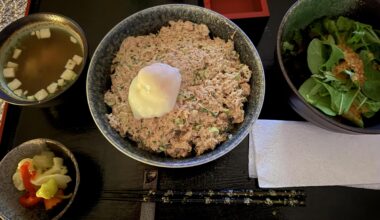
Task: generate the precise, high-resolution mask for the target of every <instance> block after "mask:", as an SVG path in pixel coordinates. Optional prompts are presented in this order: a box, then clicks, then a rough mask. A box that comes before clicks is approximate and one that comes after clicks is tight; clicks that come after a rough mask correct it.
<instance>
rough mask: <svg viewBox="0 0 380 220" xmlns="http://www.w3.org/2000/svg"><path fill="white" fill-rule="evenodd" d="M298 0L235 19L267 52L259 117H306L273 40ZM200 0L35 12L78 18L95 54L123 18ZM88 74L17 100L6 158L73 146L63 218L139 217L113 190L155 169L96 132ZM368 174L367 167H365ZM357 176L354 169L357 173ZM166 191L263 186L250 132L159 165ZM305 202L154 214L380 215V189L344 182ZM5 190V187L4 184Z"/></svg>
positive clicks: (62, 4) (37, 8)
mask: <svg viewBox="0 0 380 220" xmlns="http://www.w3.org/2000/svg"><path fill="white" fill-rule="evenodd" d="M293 2H295V0H269V1H268V4H269V8H270V13H271V16H270V18H269V19H268V18H260V19H245V20H236V21H235V22H236V23H237V24H238V25H239V26H240V27H241V28H242V29H243V30H244V31H245V32H246V33H247V34H248V35H249V37H250V38H251V39H252V41H253V42H254V44H255V45H256V46H257V49H258V51H259V53H260V55H261V58H262V61H263V64H264V67H265V72H266V81H267V90H266V97H265V103H264V107H263V111H262V114H261V116H260V117H261V118H266V119H285V120H301V118H300V117H299V116H298V115H297V114H296V113H294V112H293V111H292V110H291V108H290V107H289V105H288V104H287V102H288V95H289V93H290V91H289V89H288V87H287V85H286V83H285V81H284V79H283V77H282V75H281V72H280V71H279V68H278V66H277V64H276V60H275V44H276V42H275V39H276V34H277V28H278V25H279V23H280V22H281V18H282V16H283V15H284V13H285V12H286V10H287V9H288V8H289V7H290V5H291V4H292V3H293ZM164 3H188V4H200V5H201V3H202V2H198V1H196V0H194V1H191V0H189V1H163V0H159V1H153V0H150V1H140V0H113V1H104V0H92V1H90V0H40V1H32V7H31V13H34V12H55V13H60V14H63V15H66V16H68V17H71V18H73V19H74V20H76V21H77V22H78V23H79V24H80V25H81V26H82V28H83V29H84V31H85V33H86V35H87V39H88V43H89V52H90V56H91V54H92V53H93V51H94V50H95V48H96V46H97V44H98V43H99V42H100V40H101V39H102V37H103V36H104V35H105V34H106V33H107V32H108V31H109V30H110V29H111V28H112V27H113V26H114V25H115V24H117V23H118V22H119V21H121V20H122V19H124V18H125V17H127V16H128V15H131V14H132V13H134V12H137V11H139V10H142V9H144V8H147V7H149V6H153V5H158V4H164ZM85 77H86V74H83V75H82V76H81V78H80V79H79V81H78V82H77V83H76V85H75V86H74V87H73V88H71V89H70V91H69V93H68V94H67V95H66V98H65V99H63V102H62V103H61V104H59V105H56V106H51V107H46V108H33V107H17V106H11V107H10V109H9V113H8V117H7V120H6V124H5V132H4V138H3V141H2V143H1V145H0V158H2V157H3V156H4V155H5V153H6V152H8V151H9V150H10V149H12V148H13V147H14V146H17V145H18V144H20V143H22V142H24V141H27V140H29V139H33V138H39V137H46V138H52V139H55V140H58V141H60V142H62V143H64V144H65V145H66V146H68V147H69V148H70V149H71V150H72V151H73V153H74V154H75V156H76V157H77V159H78V162H79V166H80V170H81V185H80V188H79V193H78V195H77V197H76V199H75V202H74V203H73V205H72V207H71V208H70V209H69V211H68V213H67V214H66V215H65V216H64V218H65V219H138V218H139V211H140V204H139V203H132V202H125V201H122V200H120V199H119V198H118V196H117V193H116V194H115V193H113V192H115V191H123V190H127V189H141V188H142V182H143V172H144V170H145V169H149V168H151V167H149V166H147V165H145V164H142V163H140V162H137V161H134V160H132V159H130V158H129V157H127V156H125V155H123V154H122V153H120V152H119V151H118V150H116V149H115V148H114V147H113V146H112V145H111V144H110V143H109V142H108V141H107V140H106V139H105V138H104V137H103V136H102V134H101V133H100V132H99V131H98V129H97V127H96V126H95V124H94V122H93V120H92V118H91V115H90V113H89V109H88V105H87V101H86V95H85ZM363 172H366V171H365V170H363ZM352 175H355V173H353V174H352ZM158 187H159V188H160V189H167V188H175V189H207V188H213V189H223V188H257V180H255V179H249V178H248V138H246V139H245V140H244V141H243V142H242V143H241V144H240V145H239V146H238V147H237V148H235V149H234V150H233V151H232V152H230V153H229V154H227V155H226V156H224V157H222V158H220V159H218V160H217V161H214V162H211V163H209V164H206V165H203V166H199V167H194V168H189V169H180V170H174V169H162V168H159V186H158ZM303 189H305V191H306V194H307V205H306V207H299V208H262V207H247V206H220V205H219V206H218V205H186V206H185V205H166V204H159V205H158V206H157V208H156V219H380V213H379V212H378V209H377V208H378V206H379V205H378V204H380V191H373V190H364V189H354V188H346V187H310V188H303ZM0 190H1V189H0Z"/></svg>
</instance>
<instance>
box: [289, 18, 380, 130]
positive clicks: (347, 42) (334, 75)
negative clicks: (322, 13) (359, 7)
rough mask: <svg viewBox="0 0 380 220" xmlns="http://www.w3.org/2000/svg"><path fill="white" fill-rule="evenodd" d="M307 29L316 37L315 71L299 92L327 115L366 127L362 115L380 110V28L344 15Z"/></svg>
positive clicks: (311, 60)
mask: <svg viewBox="0 0 380 220" xmlns="http://www.w3.org/2000/svg"><path fill="white" fill-rule="evenodd" d="M306 30H307V31H308V33H307V34H305V35H303V36H309V37H311V38H312V39H311V40H310V41H309V42H310V43H309V44H308V47H307V51H306V54H307V66H308V68H309V70H310V72H311V73H312V74H311V76H310V78H309V79H307V80H306V81H305V82H304V83H303V84H302V85H301V86H300V88H299V93H300V94H301V96H302V97H303V98H304V99H305V100H306V101H307V102H308V103H310V104H312V105H313V106H315V107H316V108H318V109H319V110H321V111H322V112H323V113H325V114H326V115H329V116H342V117H344V118H346V119H348V120H350V121H351V122H352V123H354V124H356V125H357V126H359V127H363V126H364V123H363V119H362V116H364V117H366V118H370V117H373V116H374V115H375V114H376V112H378V111H379V110H380V37H379V30H375V29H373V28H372V26H370V25H368V24H363V23H360V22H358V21H355V20H352V19H349V18H346V17H343V16H340V17H338V18H337V19H333V18H323V19H320V20H317V21H315V22H313V23H312V24H310V25H309V26H308V27H307V28H306ZM297 41H299V42H301V40H299V39H297ZM302 41H303V42H307V40H305V39H303V40H302ZM283 46H284V47H285V46H286V47H287V48H288V50H292V49H294V48H292V47H290V45H286V44H285V45H283ZM300 48H302V47H300ZM347 48H350V49H347ZM353 53H356V54H357V55H359V56H357V55H353ZM293 54H294V53H293ZM345 56H347V57H345ZM340 64H342V65H340ZM338 65H340V66H339V67H338V68H335V67H337V66H338ZM338 71H339V72H338ZM356 71H357V72H356ZM363 72H364V76H362V74H363ZM358 74H359V75H358ZM358 76H360V77H361V78H360V79H361V80H358Z"/></svg>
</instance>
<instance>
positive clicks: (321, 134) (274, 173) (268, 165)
mask: <svg viewBox="0 0 380 220" xmlns="http://www.w3.org/2000/svg"><path fill="white" fill-rule="evenodd" d="M249 176H250V177H251V178H256V177H257V178H258V181H259V186H260V187H263V188H276V187H300V186H328V185H346V186H347V185H348V186H353V187H361V188H370V189H380V135H347V134H340V133H335V132H330V131H326V130H324V129H321V128H319V127H316V126H314V125H313V124H311V123H309V122H295V121H278V120H258V121H257V122H256V123H255V125H254V126H253V128H252V132H251V134H250V150H249ZM363 184H364V185H363Z"/></svg>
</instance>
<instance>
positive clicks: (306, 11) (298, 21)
mask: <svg viewBox="0 0 380 220" xmlns="http://www.w3.org/2000/svg"><path fill="white" fill-rule="evenodd" d="M379 11H380V1H379V0H340V1H331V0H299V1H297V2H296V3H295V4H294V5H293V6H292V7H290V9H289V10H288V11H287V13H286V14H285V16H284V17H283V20H282V22H281V25H280V27H279V30H278V34H277V57H278V63H279V65H280V67H281V70H282V73H283V75H284V77H285V79H286V82H287V83H288V85H289V87H290V88H291V90H292V91H293V94H292V95H291V96H290V99H289V103H290V105H291V107H292V108H293V109H294V110H295V111H296V112H297V113H298V114H299V115H301V116H302V117H303V118H305V119H306V120H308V121H310V122H312V123H313V124H315V125H317V126H319V127H321V128H324V129H326V130H330V131H334V132H339V133H348V134H380V112H377V114H376V115H375V116H374V117H372V118H370V119H368V120H367V121H365V122H364V123H365V127H364V128H359V127H355V126H354V125H352V124H349V123H347V122H345V121H343V120H339V119H338V118H336V117H330V116H327V115H325V114H324V113H322V112H321V111H319V110H318V109H317V108H315V107H314V106H312V105H310V104H309V103H307V102H306V101H305V99H304V98H303V97H302V96H301V95H300V93H299V92H298V89H299V87H300V86H301V84H302V83H303V82H304V81H305V80H306V79H307V78H305V76H307V77H308V76H309V75H308V74H305V71H309V70H308V69H307V70H305V71H304V69H302V70H297V71H295V70H290V68H287V66H286V65H285V61H284V59H285V57H284V56H283V54H282V49H281V48H282V43H283V42H284V41H289V40H290V38H291V36H292V33H293V32H294V31H296V30H300V29H301V30H302V29H304V28H306V27H307V26H308V25H309V24H310V23H311V22H313V21H314V20H316V19H319V18H322V17H325V16H327V17H338V16H347V17H349V18H351V19H354V20H356V21H359V22H362V23H366V24H370V25H372V27H374V28H376V29H379V28H380V25H379V22H378V21H379V19H380V14H379ZM305 60H306V59H305ZM302 62H304V60H295V63H297V65H299V66H302V65H301V63H302ZM310 75H311V73H310Z"/></svg>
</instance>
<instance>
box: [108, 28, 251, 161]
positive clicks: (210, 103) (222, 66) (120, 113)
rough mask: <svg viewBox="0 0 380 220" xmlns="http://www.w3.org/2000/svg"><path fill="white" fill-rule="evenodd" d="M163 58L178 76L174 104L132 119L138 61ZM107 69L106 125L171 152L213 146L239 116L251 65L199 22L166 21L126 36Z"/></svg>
mask: <svg viewBox="0 0 380 220" xmlns="http://www.w3.org/2000/svg"><path fill="white" fill-rule="evenodd" d="M153 63H166V64H168V65H171V66H173V67H175V68H178V69H179V70H180V73H181V77H182V82H181V86H180V92H179V95H178V97H177V101H176V104H175V107H174V109H173V110H172V111H171V112H169V113H167V114H165V115H163V116H161V117H155V118H145V119H135V118H134V117H133V114H132V111H131V107H130V106H129V104H128V88H129V85H130V83H131V81H132V79H133V78H134V77H135V76H136V75H137V73H138V72H139V70H140V69H141V68H143V67H144V66H147V65H150V64H153ZM111 71H112V72H113V74H112V75H111V81H112V86H111V89H110V90H108V91H107V92H106V93H105V96H104V100H105V102H106V104H107V105H108V106H110V107H111V108H112V113H110V114H108V115H107V116H108V119H109V122H110V125H111V126H112V127H113V128H114V129H116V130H117V131H118V132H119V133H120V135H121V136H123V137H125V136H128V137H129V138H131V139H132V140H134V141H136V142H137V143H138V144H139V147H141V148H143V149H146V150H149V151H153V152H164V153H165V154H166V155H169V156H171V157H174V158H182V157H187V156H190V155H191V154H192V152H195V154H196V155H200V154H203V153H204V152H205V151H208V150H213V149H214V148H215V147H216V145H217V144H218V143H221V142H223V141H225V140H226V139H227V138H228V137H229V135H230V134H229V131H230V130H231V128H232V125H233V124H235V123H241V122H243V120H244V110H243V104H244V102H246V101H247V96H248V95H249V94H250V85H249V79H250V77H251V74H252V72H251V70H250V69H249V68H248V66H247V65H245V64H242V63H241V62H240V60H239V55H238V54H237V52H236V51H235V50H234V44H233V42H232V41H231V40H228V41H227V42H226V41H225V40H223V39H220V38H217V37H215V38H213V39H211V38H210V36H209V29H208V27H207V26H206V25H204V24H195V23H192V22H189V21H176V22H174V21H170V22H169V25H168V26H164V27H162V28H161V30H160V31H159V32H158V33H157V34H149V35H146V36H137V37H128V38H126V39H125V40H124V41H123V42H122V44H121V46H120V49H119V51H118V52H117V54H116V56H115V58H114V60H113V65H112V69H111Z"/></svg>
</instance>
